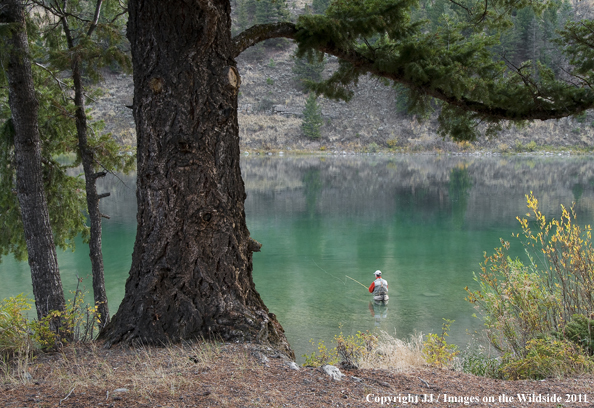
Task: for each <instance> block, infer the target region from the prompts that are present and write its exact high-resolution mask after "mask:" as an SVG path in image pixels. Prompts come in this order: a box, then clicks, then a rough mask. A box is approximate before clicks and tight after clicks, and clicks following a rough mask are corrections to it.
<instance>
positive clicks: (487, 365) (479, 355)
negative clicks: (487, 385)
mask: <svg viewBox="0 0 594 408" xmlns="http://www.w3.org/2000/svg"><path fill="white" fill-rule="evenodd" d="M459 363H460V369H461V370H462V371H463V372H465V373H468V374H472V375H476V376H479V377H489V378H501V377H502V373H501V370H500V368H501V365H502V360H501V359H500V358H497V357H493V356H491V355H490V354H489V353H486V352H485V348H484V347H483V346H481V345H478V346H477V345H474V344H469V345H468V346H467V348H466V350H464V351H463V352H461V353H460V356H459Z"/></svg>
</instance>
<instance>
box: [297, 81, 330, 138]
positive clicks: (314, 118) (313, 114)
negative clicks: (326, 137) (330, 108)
mask: <svg viewBox="0 0 594 408" xmlns="http://www.w3.org/2000/svg"><path fill="white" fill-rule="evenodd" d="M323 123H324V120H323V119H322V109H321V108H320V105H319V104H318V97H317V95H316V94H315V93H313V92H312V93H310V94H309V95H308V96H307V100H306V101H305V108H304V109H303V122H302V123H301V130H302V131H303V134H304V135H305V136H306V137H307V138H309V139H319V138H320V137H321V136H322V135H321V133H320V128H321V127H322V124H323Z"/></svg>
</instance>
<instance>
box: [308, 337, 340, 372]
mask: <svg viewBox="0 0 594 408" xmlns="http://www.w3.org/2000/svg"><path fill="white" fill-rule="evenodd" d="M309 342H310V343H311V344H312V345H314V340H313V339H311V340H310V341H309ZM317 349H318V351H314V352H312V353H311V354H310V355H307V354H304V355H303V357H304V358H305V363H303V365H304V366H306V367H307V366H311V367H320V366H323V365H325V364H336V363H338V361H339V359H338V354H337V352H336V348H333V349H331V350H328V347H327V346H326V344H324V341H323V340H320V341H319V342H318V347H317Z"/></svg>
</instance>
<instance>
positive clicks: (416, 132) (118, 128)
mask: <svg viewBox="0 0 594 408" xmlns="http://www.w3.org/2000/svg"><path fill="white" fill-rule="evenodd" d="M289 3H290V4H291V6H290V10H291V12H292V14H293V15H294V16H296V15H298V14H301V13H302V12H303V8H304V6H305V4H304V2H299V1H289ZM264 49H265V51H264V52H263V53H259V59H255V58H254V57H253V54H254V53H251V55H250V53H249V52H248V53H244V54H245V55H244V54H242V56H240V57H239V58H238V68H239V72H240V75H241V90H240V94H239V124H240V138H241V147H242V149H244V150H245V149H248V150H281V149H282V150H309V151H318V150H328V151H368V152H369V151H370V152H373V151H377V150H379V149H387V148H397V149H400V150H405V151H421V150H438V151H461V150H465V149H468V148H472V147H475V148H486V149H490V150H496V151H502V152H505V151H513V150H519V149H518V146H520V144H521V145H522V146H526V145H527V144H528V143H530V142H531V141H534V142H535V143H536V144H537V145H539V146H543V145H548V146H555V147H569V146H573V147H584V148H589V147H593V146H594V114H588V115H586V116H584V117H581V118H579V119H576V118H565V119H561V120H557V121H546V122H541V121H539V122H535V123H532V124H530V125H529V126H527V127H525V128H520V129H519V128H516V127H515V126H512V127H511V128H510V129H507V130H505V131H503V132H501V134H500V135H499V136H498V137H497V138H491V139H488V138H481V140H479V141H478V142H476V143H475V144H474V146H469V145H468V144H463V143H454V142H452V141H449V140H443V139H442V138H441V137H440V136H439V135H438V134H437V132H436V130H437V123H436V121H435V120H434V119H435V118H432V119H429V120H427V121H424V122H419V120H417V118H415V117H411V116H407V115H404V114H399V113H397V110H396V93H395V91H394V89H392V88H391V87H387V86H385V85H383V84H382V83H380V82H379V81H378V80H377V79H373V78H364V79H363V80H362V81H360V83H359V85H358V87H357V88H356V89H355V96H354V98H353V99H352V101H350V102H349V103H345V102H335V101H330V100H327V99H324V98H321V99H320V104H321V107H322V113H323V117H324V125H323V128H322V137H321V138H320V139H319V140H315V141H312V140H310V139H307V138H306V137H305V136H304V135H303V134H302V131H301V123H302V114H301V112H302V111H303V108H304V105H305V99H306V95H305V94H303V92H302V91H300V90H299V88H298V83H297V81H296V79H295V74H294V73H293V72H292V67H293V65H294V63H293V54H294V50H295V46H294V45H293V44H291V43H289V42H288V41H287V42H286V45H285V46H283V47H281V48H279V47H264ZM337 66H338V63H337V60H336V58H334V57H330V58H329V59H328V63H327V64H326V68H325V71H324V75H329V74H330V73H331V72H332V71H333V70H335V69H336V68H337ZM100 86H101V87H102V88H103V89H104V90H105V95H104V96H103V97H102V98H100V99H99V100H98V101H97V102H96V103H95V104H93V105H92V106H91V108H92V112H93V117H94V118H95V119H101V120H104V121H105V122H106V128H107V130H108V131H111V132H112V133H113V134H114V136H115V137H117V138H118V139H119V140H120V141H121V142H123V143H131V144H133V143H134V142H135V131H134V123H133V118H132V114H131V110H130V109H129V108H127V107H126V105H128V106H129V105H131V104H132V94H133V84H132V78H131V76H129V75H122V74H117V73H109V72H108V73H106V74H105V80H104V82H103V83H102V84H100Z"/></svg>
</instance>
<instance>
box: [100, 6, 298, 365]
mask: <svg viewBox="0 0 594 408" xmlns="http://www.w3.org/2000/svg"><path fill="white" fill-rule="evenodd" d="M230 12H231V7H230V4H229V1H228V0H192V1H187V0H172V1H167V2H163V1H160V0H132V1H130V2H129V23H128V38H129V39H130V43H131V48H132V61H133V67H134V117H135V120H136V132H137V140H138V150H137V154H138V168H137V171H138V181H137V183H138V184H137V198H138V215H137V220H138V229H137V234H136V242H135V245H134V253H133V256H132V267H131V270H130V276H129V278H128V281H127V282H126V293H125V296H124V300H123V301H122V303H121V305H120V308H119V310H118V312H117V313H116V315H115V316H114V317H113V319H112V321H111V322H110V324H108V325H107V326H106V328H105V329H104V330H103V331H102V333H101V338H104V339H106V340H107V343H108V344H113V343H116V342H126V343H134V342H141V343H150V344H165V343H167V342H169V341H180V340H184V339H196V338H201V337H205V338H218V339H222V340H226V341H235V340H239V341H257V342H263V343H269V344H271V345H273V346H274V347H276V348H278V349H280V350H283V351H284V352H286V353H287V354H289V355H291V356H293V352H292V350H291V349H290V347H289V345H288V343H287V341H286V338H285V335H284V331H283V329H282V327H281V325H280V324H279V323H278V321H277V320H276V317H275V316H274V314H272V313H269V311H268V309H267V307H266V306H265V305H264V303H263V302H262V299H261V298H260V295H259V294H258V292H257V291H256V289H255V285H254V282H253V279H252V251H253V250H257V245H256V246H254V245H253V242H254V241H253V240H251V239H250V236H249V231H248V229H247V226H246V222H245V213H244V200H245V197H246V195H245V188H244V184H243V180H242V178H241V172H240V168H239V153H240V152H239V128H238V123H237V94H238V91H239V85H240V78H239V74H238V71H237V69H236V63H235V61H234V59H233V53H234V45H233V43H232V41H231V20H230Z"/></svg>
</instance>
